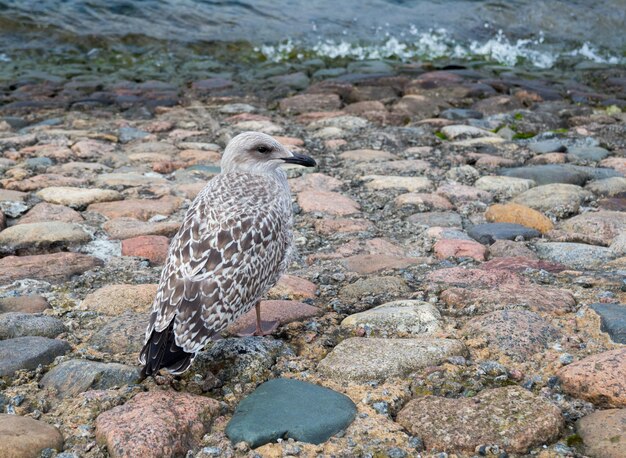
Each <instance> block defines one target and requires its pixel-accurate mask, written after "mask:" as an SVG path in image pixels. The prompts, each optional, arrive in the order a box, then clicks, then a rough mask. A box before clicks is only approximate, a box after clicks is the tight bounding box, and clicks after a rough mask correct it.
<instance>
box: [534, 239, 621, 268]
mask: <svg viewBox="0 0 626 458" xmlns="http://www.w3.org/2000/svg"><path fill="white" fill-rule="evenodd" d="M535 249H536V250H537V254H538V255H539V257H540V258H541V259H547V260H548V261H552V262H556V263H559V264H563V265H566V266H568V267H571V268H574V269H593V268H598V267H601V266H602V265H604V264H606V263H607V262H609V261H610V260H611V259H613V258H614V257H615V255H614V253H613V252H612V251H611V249H610V248H604V247H600V246H593V245H586V244H583V243H567V242H549V243H538V244H537V245H536V246H535Z"/></svg>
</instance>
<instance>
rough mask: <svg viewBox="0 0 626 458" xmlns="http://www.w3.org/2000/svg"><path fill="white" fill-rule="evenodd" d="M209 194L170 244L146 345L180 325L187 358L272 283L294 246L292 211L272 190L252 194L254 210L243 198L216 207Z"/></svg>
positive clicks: (177, 339)
mask: <svg viewBox="0 0 626 458" xmlns="http://www.w3.org/2000/svg"><path fill="white" fill-rule="evenodd" d="M248 185H250V183H248ZM205 191H207V192H204V191H203V192H204V195H203V196H201V197H202V198H200V199H196V201H194V203H193V204H192V207H191V208H190V209H189V211H188V213H187V216H186V218H185V221H184V222H183V224H182V226H181V228H180V230H179V232H178V233H177V235H176V237H175V238H174V240H173V241H172V245H171V247H170V251H169V255H168V261H167V264H166V266H165V268H164V269H163V273H162V275H161V281H160V284H159V288H158V292H157V295H156V298H155V301H154V304H153V311H152V314H151V317H150V325H149V326H148V329H147V331H146V341H148V339H149V338H150V335H151V333H152V331H153V330H155V331H157V332H161V331H163V330H164V329H166V328H168V326H170V324H171V323H172V320H174V324H173V329H174V335H175V342H176V344H177V345H178V346H179V347H181V348H182V349H183V350H184V351H186V352H189V353H195V352H198V351H200V350H201V349H202V347H203V346H204V345H205V344H206V342H207V341H208V339H209V338H210V337H211V336H212V335H213V334H215V333H217V332H219V331H221V330H223V329H224V328H225V327H226V326H227V325H228V324H229V323H231V322H232V321H234V320H235V319H237V318H238V317H239V316H240V315H242V314H243V313H245V312H247V311H248V310H249V309H250V308H251V307H252V306H253V305H254V304H255V303H256V302H257V301H258V300H259V299H260V298H261V296H262V295H263V294H265V293H266V292H267V290H268V289H269V288H270V287H271V286H273V284H274V283H275V282H276V281H277V280H278V275H280V270H281V263H282V262H283V261H284V258H285V255H286V252H287V249H288V247H289V245H290V240H289V237H290V226H289V223H290V221H291V220H290V218H291V214H290V213H289V216H288V218H287V217H286V212H285V208H284V206H281V205H277V204H276V199H271V196H269V195H266V194H267V193H271V190H268V189H267V188H266V187H265V188H264V187H260V188H259V189H258V190H257V193H256V194H254V193H253V194H252V195H253V199H254V200H255V202H254V205H245V202H244V203H242V202H241V198H240V199H239V200H240V201H239V202H238V204H236V205H220V204H219V203H218V205H210V204H208V202H210V201H211V197H212V196H211V194H212V193H211V189H208V190H206V189H205ZM248 192H249V190H248ZM213 197H215V196H213ZM218 197H219V196H218ZM240 197H241V196H240ZM264 198H265V199H264ZM218 200H219V199H218ZM259 200H260V201H261V202H259ZM263 200H267V202H263ZM227 203H228V202H227ZM272 203H274V204H273V205H272ZM264 204H265V205H264ZM289 210H290V209H289Z"/></svg>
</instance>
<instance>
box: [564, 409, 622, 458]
mask: <svg viewBox="0 0 626 458" xmlns="http://www.w3.org/2000/svg"><path fill="white" fill-rule="evenodd" d="M576 432H577V433H578V435H579V436H580V437H581V438H582V440H583V443H584V447H585V455H588V456H590V457H592V458H623V457H624V445H625V444H626V409H609V410H599V411H596V412H593V413H592V414H589V415H586V416H584V417H583V418H581V419H580V420H578V422H577V423H576Z"/></svg>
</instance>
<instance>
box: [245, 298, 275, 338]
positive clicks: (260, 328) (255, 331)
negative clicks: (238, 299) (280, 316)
mask: <svg viewBox="0 0 626 458" xmlns="http://www.w3.org/2000/svg"><path fill="white" fill-rule="evenodd" d="M254 308H255V309H256V325H254V324H252V325H250V326H246V327H245V328H244V329H242V330H241V332H238V333H237V335H238V336H239V337H250V336H267V335H270V334H272V333H273V332H274V331H276V330H277V329H278V326H279V325H280V322H278V321H263V320H261V302H257V303H256V305H255V306H254Z"/></svg>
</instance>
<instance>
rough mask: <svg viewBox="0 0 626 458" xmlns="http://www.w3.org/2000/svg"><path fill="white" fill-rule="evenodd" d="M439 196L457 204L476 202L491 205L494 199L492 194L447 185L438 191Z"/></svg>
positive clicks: (466, 187) (468, 187)
mask: <svg viewBox="0 0 626 458" xmlns="http://www.w3.org/2000/svg"><path fill="white" fill-rule="evenodd" d="M437 194H439V195H442V196H444V197H446V198H447V199H449V200H450V201H451V202H452V203H455V204H456V203H459V202H475V201H479V202H484V203H489V202H491V199H492V196H491V193H490V192H487V191H483V190H482V189H478V188H475V187H473V186H465V185H462V184H445V185H443V186H440V187H439V188H438V189H437Z"/></svg>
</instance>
